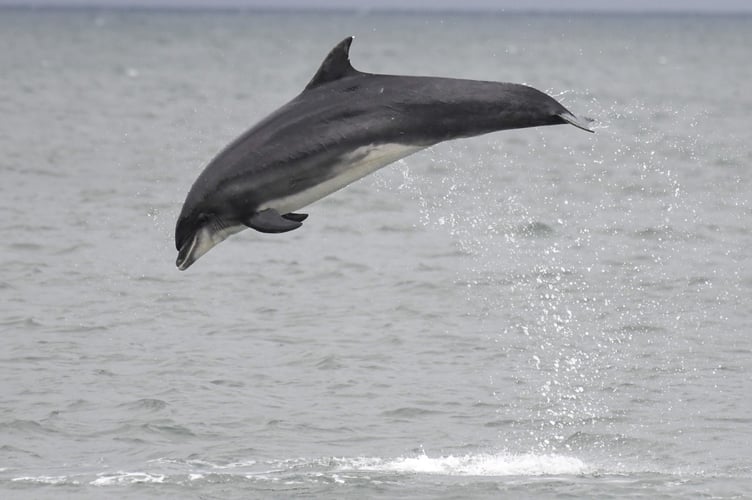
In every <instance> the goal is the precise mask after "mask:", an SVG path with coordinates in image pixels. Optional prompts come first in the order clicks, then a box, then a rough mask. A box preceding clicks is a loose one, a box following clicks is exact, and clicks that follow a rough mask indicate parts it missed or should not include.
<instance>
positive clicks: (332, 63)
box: [305, 36, 358, 90]
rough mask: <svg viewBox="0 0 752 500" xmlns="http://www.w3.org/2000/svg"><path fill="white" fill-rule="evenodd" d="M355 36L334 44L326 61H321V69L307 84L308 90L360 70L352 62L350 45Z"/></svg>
mask: <svg viewBox="0 0 752 500" xmlns="http://www.w3.org/2000/svg"><path fill="white" fill-rule="evenodd" d="M353 38H354V37H352V36H348V37H347V38H345V39H344V40H342V41H341V42H339V43H338V44H337V45H335V46H334V48H333V49H332V50H331V51H330V52H329V55H327V56H326V58H325V59H324V62H322V63H321V67H319V70H318V71H317V72H316V74H315V75H313V78H312V79H311V81H310V82H308V85H306V88H305V89H306V90H310V89H312V88H315V87H318V86H319V85H323V84H324V83H329V82H333V81H335V80H339V79H340V78H344V77H346V76H350V75H354V74H356V73H357V72H358V71H357V70H356V69H355V68H353V67H352V65H351V64H350V45H351V44H352V41H353Z"/></svg>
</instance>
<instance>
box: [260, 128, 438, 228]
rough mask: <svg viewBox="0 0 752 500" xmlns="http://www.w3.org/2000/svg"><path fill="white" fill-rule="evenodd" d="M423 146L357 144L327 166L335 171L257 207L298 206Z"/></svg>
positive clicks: (281, 209)
mask: <svg viewBox="0 0 752 500" xmlns="http://www.w3.org/2000/svg"><path fill="white" fill-rule="evenodd" d="M425 148H426V146H418V145H414V144H412V145H411V144H396V143H393V144H378V145H374V144H370V145H368V146H361V147H359V148H357V149H355V150H354V151H352V152H350V153H347V154H344V155H342V156H340V157H339V159H338V160H337V164H336V165H334V166H333V168H332V169H331V170H329V172H335V174H334V175H333V176H332V175H329V176H328V177H327V178H326V179H324V180H322V182H320V183H318V184H315V185H314V186H312V187H309V188H307V189H304V190H302V191H297V192H292V193H290V194H289V195H287V196H284V197H281V198H276V199H273V200H269V201H267V202H266V203H264V204H262V205H261V206H260V207H259V208H258V210H264V209H267V208H273V209H274V210H276V211H277V212H279V213H281V214H286V213H289V212H293V211H295V210H300V209H301V208H303V207H305V206H308V205H310V204H311V203H313V202H315V201H318V200H320V199H321V198H323V197H325V196H327V195H329V194H332V193H333V192H335V191H337V190H339V189H342V188H343V187H345V186H347V185H348V184H351V183H353V182H355V181H357V180H358V179H360V178H362V177H365V176H366V175H368V174H371V173H373V172H375V171H376V170H378V169H380V168H382V167H384V166H386V165H389V164H390V163H393V162H395V161H397V160H399V159H400V158H404V157H405V156H408V155H411V154H412V153H415V152H416V151H420V150H421V149H425Z"/></svg>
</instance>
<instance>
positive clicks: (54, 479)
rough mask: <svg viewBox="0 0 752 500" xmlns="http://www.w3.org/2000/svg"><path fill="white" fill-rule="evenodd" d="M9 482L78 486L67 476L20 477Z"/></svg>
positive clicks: (76, 482)
mask: <svg viewBox="0 0 752 500" xmlns="http://www.w3.org/2000/svg"><path fill="white" fill-rule="evenodd" d="M11 481H13V482H26V483H40V484H66V483H70V484H78V481H71V480H69V478H68V476H22V477H14V478H13V479H11Z"/></svg>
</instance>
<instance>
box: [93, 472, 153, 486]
mask: <svg viewBox="0 0 752 500" xmlns="http://www.w3.org/2000/svg"><path fill="white" fill-rule="evenodd" d="M98 476H99V477H97V479H95V480H94V481H91V482H90V483H89V484H91V485H92V486H112V485H116V484H136V483H164V482H165V478H166V476H165V475H163V474H149V473H146V472H122V471H121V472H114V473H110V472H105V473H102V474H99V475H98Z"/></svg>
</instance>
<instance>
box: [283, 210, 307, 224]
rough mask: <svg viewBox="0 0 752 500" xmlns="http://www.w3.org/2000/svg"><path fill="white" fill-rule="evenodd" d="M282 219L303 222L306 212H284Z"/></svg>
mask: <svg viewBox="0 0 752 500" xmlns="http://www.w3.org/2000/svg"><path fill="white" fill-rule="evenodd" d="M282 217H283V218H284V219H287V220H291V221H295V222H303V221H304V220H306V219H307V218H308V214H296V213H293V212H290V213H289V214H285V215H283V216H282Z"/></svg>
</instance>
